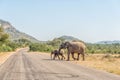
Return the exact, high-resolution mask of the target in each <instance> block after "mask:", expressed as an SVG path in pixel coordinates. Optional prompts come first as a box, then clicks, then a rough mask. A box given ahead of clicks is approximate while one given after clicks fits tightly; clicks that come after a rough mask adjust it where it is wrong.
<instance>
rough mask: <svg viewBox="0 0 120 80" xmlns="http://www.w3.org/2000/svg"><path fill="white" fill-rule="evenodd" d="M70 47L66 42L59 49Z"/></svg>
mask: <svg viewBox="0 0 120 80" xmlns="http://www.w3.org/2000/svg"><path fill="white" fill-rule="evenodd" d="M68 46H70V42H65V43H62V44H61V45H60V47H59V49H60V50H61V49H66V48H67V47H68Z"/></svg>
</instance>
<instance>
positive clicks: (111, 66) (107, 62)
mask: <svg viewBox="0 0 120 80" xmlns="http://www.w3.org/2000/svg"><path fill="white" fill-rule="evenodd" d="M75 62H76V63H77V64H81V65H83V66H87V67H92V68H95V69H100V70H104V71H107V72H110V73H115V74H118V75H120V55H118V54H114V55H112V54H90V55H86V60H85V61H82V60H80V61H75Z"/></svg>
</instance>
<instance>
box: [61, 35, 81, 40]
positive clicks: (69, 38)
mask: <svg viewBox="0 0 120 80" xmlns="http://www.w3.org/2000/svg"><path fill="white" fill-rule="evenodd" d="M59 38H61V39H64V40H65V41H81V40H79V39H78V38H75V37H73V36H66V35H64V36H61V37H59Z"/></svg>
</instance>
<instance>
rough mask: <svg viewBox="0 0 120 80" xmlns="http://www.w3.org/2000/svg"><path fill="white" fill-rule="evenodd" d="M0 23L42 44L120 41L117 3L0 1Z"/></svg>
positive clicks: (102, 0)
mask: <svg viewBox="0 0 120 80" xmlns="http://www.w3.org/2000/svg"><path fill="white" fill-rule="evenodd" d="M0 19H3V20H6V21H9V22H10V23H11V24H12V25H13V26H14V27H15V28H16V29H18V30H20V31H22V32H25V33H27V34H29V35H31V36H34V37H35V38H37V39H38V40H42V41H44V40H45V41H47V40H52V39H53V38H55V37H60V36H62V35H69V36H74V37H76V38H79V39H81V40H83V41H87V42H97V41H102V40H120V0H0Z"/></svg>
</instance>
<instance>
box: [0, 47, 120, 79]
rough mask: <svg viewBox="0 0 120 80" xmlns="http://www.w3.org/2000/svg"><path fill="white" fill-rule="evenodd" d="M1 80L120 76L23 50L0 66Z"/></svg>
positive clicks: (110, 77)
mask: <svg viewBox="0 0 120 80" xmlns="http://www.w3.org/2000/svg"><path fill="white" fill-rule="evenodd" d="M0 80H120V76H118V75H114V74H111V73H107V72H103V71H98V70H95V69H90V68H85V67H83V66H81V65H77V64H75V63H72V62H71V61H60V60H51V59H50V56H49V55H46V54H44V53H43V54H35V53H28V52H27V51H26V50H25V49H21V50H19V51H18V52H17V53H15V54H13V55H12V56H11V57H9V58H8V59H7V61H6V62H5V63H4V64H2V65H1V66H0Z"/></svg>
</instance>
